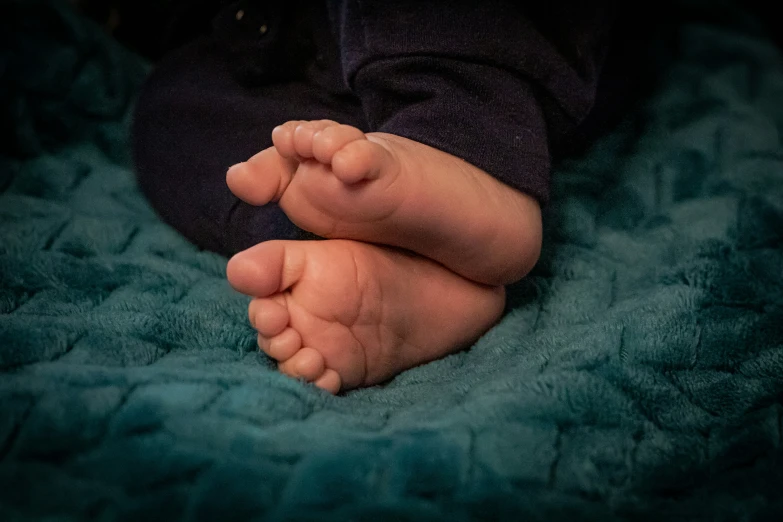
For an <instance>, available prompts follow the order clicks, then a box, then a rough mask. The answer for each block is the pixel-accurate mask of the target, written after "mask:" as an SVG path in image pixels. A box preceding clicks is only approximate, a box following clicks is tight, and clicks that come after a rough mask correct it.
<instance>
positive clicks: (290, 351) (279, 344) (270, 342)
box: [258, 328, 302, 362]
mask: <svg viewBox="0 0 783 522" xmlns="http://www.w3.org/2000/svg"><path fill="white" fill-rule="evenodd" d="M258 347H259V348H261V350H262V351H263V352H264V353H265V354H267V355H268V356H269V357H271V358H272V359H275V360H277V361H279V362H283V361H287V360H288V359H290V358H291V357H293V356H294V355H295V354H296V352H298V351H299V349H300V348H301V347H302V337H301V336H300V335H299V332H297V331H296V330H294V329H293V328H286V329H285V330H283V331H282V332H281V333H279V334H277V335H275V336H274V337H265V336H263V335H260V334H259V336H258Z"/></svg>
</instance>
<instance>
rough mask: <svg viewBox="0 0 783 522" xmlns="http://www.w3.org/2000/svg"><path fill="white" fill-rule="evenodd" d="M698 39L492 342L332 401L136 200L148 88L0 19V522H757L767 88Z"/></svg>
mask: <svg viewBox="0 0 783 522" xmlns="http://www.w3.org/2000/svg"><path fill="white" fill-rule="evenodd" d="M708 10H709V11H710V19H709V21H707V20H706V19H705V20H701V19H700V18H699V17H698V16H689V17H688V19H689V20H690V21H688V22H685V21H683V22H682V23H677V24H675V25H674V26H673V27H672V31H671V33H670V34H669V36H670V38H668V39H661V41H659V42H657V43H654V45H656V46H657V49H658V51H656V52H658V54H657V55H656V56H660V57H661V59H660V63H659V64H658V65H657V67H659V69H660V79H661V82H660V85H659V86H658V87H656V89H655V92H654V93H653V95H652V96H651V97H649V98H648V99H647V100H646V101H645V102H644V103H643V104H642V105H641V106H640V107H639V108H638V109H636V110H635V111H634V112H633V113H632V114H630V115H629V116H628V118H626V121H625V123H624V124H622V125H621V126H620V127H619V128H618V129H617V130H615V131H614V132H613V133H612V134H611V135H609V136H607V137H605V138H604V139H602V140H601V141H600V142H599V143H597V144H596V145H595V147H593V149H592V150H591V151H590V152H589V153H587V154H586V155H585V156H584V157H582V158H580V159H578V160H574V161H570V162H568V163H567V164H565V165H562V166H561V167H560V168H559V169H558V172H557V173H556V175H555V180H556V181H555V191H554V192H555V201H554V204H553V206H552V208H551V209H550V211H549V213H548V216H547V223H548V225H547V234H546V236H547V237H546V240H545V242H546V248H545V251H544V254H543V257H542V260H541V262H540V264H539V266H538V267H537V268H536V269H535V271H534V272H533V273H532V274H531V276H530V277H529V278H527V279H526V280H525V281H523V282H522V283H520V284H518V285H515V286H514V287H513V288H511V289H510V303H509V311H508V313H507V314H506V316H505V317H504V319H503V320H502V322H501V323H500V324H498V325H497V326H496V327H495V328H494V329H492V330H491V331H490V332H489V333H487V334H486V335H485V336H484V337H483V338H482V339H481V340H479V341H478V342H477V343H476V344H475V345H474V346H473V347H472V348H471V349H470V350H468V351H466V352H463V353H459V354H456V355H453V356H450V357H447V358H445V359H443V360H440V361H437V362H434V363H431V364H427V365H424V366H421V367H418V368H415V369H413V370H410V371H408V372H405V373H403V374H402V375H400V376H399V377H397V378H396V379H394V380H393V381H391V382H390V383H388V384H386V385H384V386H378V387H374V388H370V389H365V390H359V391H354V392H350V393H348V394H345V395H342V396H338V397H331V396H328V395H326V394H324V393H321V392H319V391H318V390H316V389H315V388H313V387H310V386H308V385H305V384H302V383H300V382H297V381H294V380H291V379H288V378H286V377H284V376H282V375H280V374H278V373H277V372H276V370H275V369H274V367H273V365H272V364H271V362H270V361H269V360H267V359H266V358H265V357H264V356H262V355H260V354H259V353H258V352H257V351H256V350H255V346H254V342H255V339H254V335H253V331H252V330H251V329H250V327H249V326H248V324H247V322H246V315H245V313H246V312H245V308H246V304H247V299H246V298H245V297H243V296H240V295H238V294H236V293H235V292H233V291H232V290H231V289H230V288H229V286H228V284H227V283H226V281H225V278H224V269H225V262H226V260H225V259H224V258H221V257H219V256H217V255H214V254H211V253H208V252H202V251H199V250H198V249H196V248H194V247H193V246H192V245H190V244H189V243H188V242H187V241H185V240H184V239H183V238H181V237H180V236H178V234H177V233H175V232H174V231H172V230H171V229H170V228H168V227H167V226H166V225H164V224H163V223H162V222H161V221H160V220H159V219H158V218H157V217H156V215H155V214H154V213H153V212H152V211H151V210H150V208H149V207H148V205H147V204H146V202H145V201H144V199H143V197H142V196H141V194H140V193H139V191H138V189H137V188H136V185H135V181H134V178H133V175H132V171H131V169H130V161H129V159H128V156H129V154H128V144H127V128H128V118H129V114H130V107H131V106H132V103H133V99H134V95H135V93H136V92H137V90H138V87H139V85H140V83H141V82H142V81H143V78H144V77H145V75H146V73H147V72H148V69H149V67H148V66H147V65H146V64H144V63H143V62H142V61H141V60H139V59H137V58H136V57H134V56H133V55H131V54H130V53H128V52H126V51H124V50H123V49H121V48H119V46H117V45H115V44H113V43H111V42H110V41H109V40H108V38H107V37H106V36H104V35H103V34H102V32H101V31H100V30H99V29H98V28H96V27H94V26H92V25H91V24H90V23H87V22H85V21H83V20H81V19H80V18H78V17H77V16H75V15H74V14H72V13H71V12H70V11H69V10H68V8H67V7H65V4H62V5H61V4H58V3H54V2H29V1H26V2H11V3H8V2H6V3H5V4H4V6H3V7H0V11H2V13H0V35H2V36H0V38H2V41H3V42H4V43H3V48H2V49H0V53H2V54H0V115H1V116H0V130H1V131H2V136H3V139H2V141H1V142H0V519H2V520H16V519H20V520H23V519H46V520H55V519H56V520H86V519H99V520H167V521H172V520H221V521H227V520H251V519H255V520H335V521H338V520H373V521H378V520H449V521H451V520H456V521H461V520H466V521H467V520H476V519H489V520H547V521H550V520H584V519H588V520H601V521H609V520H615V519H617V520H619V519H622V520H639V519H643V520H644V519H648V520H666V519H669V518H670V517H672V518H675V519H688V520H696V519H703V520H740V519H741V520H767V519H779V518H780V517H781V516H782V515H783V497H782V496H781V495H780V491H781V490H780V487H781V484H783V453H781V413H782V412H783V409H782V407H781V398H782V397H783V141H782V140H781V132H783V60H782V59H781V54H780V53H779V51H778V50H777V49H776V48H775V47H774V46H773V45H772V44H771V43H770V42H769V40H767V39H766V38H765V37H764V36H763V34H762V33H761V32H759V31H758V30H757V29H756V25H755V23H754V21H753V20H751V19H748V18H747V17H746V16H745V15H744V13H743V12H742V11H735V10H732V9H731V8H726V7H721V6H720V5H719V4H717V3H713V4H710V7H709V8H708ZM697 11H698V10H697ZM691 14H693V13H691ZM696 14H698V12H697V13H696Z"/></svg>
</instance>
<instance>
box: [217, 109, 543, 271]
mask: <svg viewBox="0 0 783 522" xmlns="http://www.w3.org/2000/svg"><path fill="white" fill-rule="evenodd" d="M272 140H273V143H274V146H273V147H270V148H269V149H266V150H264V151H262V152H260V153H258V154H256V155H255V156H253V157H252V158H251V159H250V160H248V161H247V162H245V163H240V164H238V165H234V166H233V167H231V169H229V171H228V174H227V177H226V180H227V183H228V185H229V187H230V189H231V191H232V192H233V193H234V194H236V195H237V196H238V197H239V198H240V199H242V200H244V201H246V202H248V203H250V204H254V205H264V204H266V203H269V202H271V201H279V204H280V206H281V208H282V209H283V211H285V213H286V214H287V215H288V217H289V218H290V219H291V221H293V222H294V223H295V224H297V225H298V226H299V227H301V228H303V229H305V230H308V231H310V232H312V233H314V234H317V235H319V236H322V237H326V238H344V239H355V240H359V241H367V242H372V243H383V244H386V245H392V246H397V247H402V248H406V249H408V250H412V251H414V252H417V253H419V254H421V255H423V256H426V257H429V258H430V259H434V260H436V261H438V262H440V263H442V264H443V265H445V266H446V267H448V268H450V269H451V270H453V271H455V272H457V273H458V274H461V275H463V276H465V277H467V278H469V279H472V280H474V281H477V282H480V283H484V284H490V285H497V284H507V283H511V282H513V281H517V280H519V279H521V278H522V277H523V276H524V275H525V274H527V272H528V271H529V270H530V269H531V268H532V267H533V265H534V264H535V263H536V261H537V260H538V256H539V252H540V248H541V211H540V208H539V205H538V203H537V202H536V201H535V200H534V199H533V198H531V197H530V196H527V195H525V194H522V193H521V192H519V191H517V190H514V189H512V188H511V187H509V186H507V185H505V184H503V183H501V182H499V181H497V180H496V179H495V178H493V177H492V176H490V175H489V174H487V173H486V172H484V171H482V170H480V169H478V168H476V167H474V166H472V165H470V164H469V163H467V162H465V161H463V160H461V159H459V158H456V157H454V156H452V155H450V154H446V153H445V152H442V151H439V150H437V149H434V148H432V147H429V146H427V145H423V144H421V143H418V142H415V141H412V140H409V139H406V138H401V137H399V136H394V135H391V134H384V133H369V134H364V133H363V132H362V131H360V130H359V129H357V128H355V127H351V126H348V125H341V124H339V123H336V122H333V121H330V120H321V121H309V122H305V121H291V122H288V123H286V124H284V125H281V126H280V127H277V128H276V129H275V130H274V131H273V133H272Z"/></svg>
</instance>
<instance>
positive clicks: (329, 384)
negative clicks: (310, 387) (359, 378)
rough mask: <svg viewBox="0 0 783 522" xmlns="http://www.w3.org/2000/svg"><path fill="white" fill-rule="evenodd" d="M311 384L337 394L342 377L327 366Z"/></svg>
mask: <svg viewBox="0 0 783 522" xmlns="http://www.w3.org/2000/svg"><path fill="white" fill-rule="evenodd" d="M313 384H315V385H316V386H318V387H319V388H321V389H324V390H326V391H328V392H329V393H331V394H333V395H337V394H338V393H339V392H340V387H341V386H342V379H341V378H340V374H339V373H337V372H336V371H334V370H332V369H330V368H327V369H326V370H325V371H324V373H323V375H321V376H320V377H319V378H318V379H316V380H315V382H313Z"/></svg>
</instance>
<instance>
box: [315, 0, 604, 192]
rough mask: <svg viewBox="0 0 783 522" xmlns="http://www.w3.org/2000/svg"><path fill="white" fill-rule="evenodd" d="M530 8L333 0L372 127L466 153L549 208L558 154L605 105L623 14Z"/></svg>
mask: <svg viewBox="0 0 783 522" xmlns="http://www.w3.org/2000/svg"><path fill="white" fill-rule="evenodd" d="M528 4H529V5H525V3H524V2H511V1H502V0H489V1H485V2H476V1H456V2H444V1H437V0H423V1H415V0H386V1H373V0H364V1H362V0H341V1H334V2H332V3H331V11H330V15H331V19H332V25H333V28H334V30H335V32H336V33H337V37H338V40H339V50H340V56H341V61H342V67H343V75H344V80H345V82H346V83H347V84H348V86H349V87H350V88H351V90H352V91H353V92H354V93H355V94H356V95H357V96H358V97H359V98H360V100H361V102H362V106H363V108H364V111H365V116H366V118H367V120H368V122H369V125H370V127H371V128H372V129H373V130H375V131H381V132H389V133H393V134H397V135H400V136H404V137H407V138H410V139H413V140H416V141H419V142H422V143H425V144H428V145H431V146H433V147H436V148H438V149H441V150H443V151H446V152H448V153H450V154H453V155H455V156H459V157H461V158H463V159H465V160H466V161H468V162H470V163H472V164H474V165H476V166H477V167H479V168H481V169H483V170H485V171H487V172H488V173H490V174H492V175H493V176H495V177H496V178H498V179H500V180H501V181H503V182H505V183H507V184H508V185H510V186H512V187H514V188H516V189H518V190H520V191H523V192H526V193H528V194H531V195H532V196H534V197H535V198H537V199H538V200H539V201H540V202H541V203H546V202H547V200H548V198H549V171H550V150H551V148H552V147H557V144H558V143H559V142H561V141H563V140H567V139H568V136H569V135H570V133H572V132H573V131H574V130H575V129H576V128H577V127H578V126H579V124H580V123H581V122H582V121H583V120H584V119H585V118H586V116H587V115H588V114H589V113H590V110H591V108H592V107H593V103H594V101H595V96H596V87H597V84H598V79H599V76H600V72H601V66H602V63H603V60H604V56H605V54H606V49H607V45H608V33H609V28H610V26H611V22H612V9H611V7H610V6H609V5H607V4H606V3H605V2H586V3H584V2H575V1H562V0H552V1H550V2H536V3H535V4H533V3H528ZM541 4H545V5H543V6H542V5H541Z"/></svg>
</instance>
